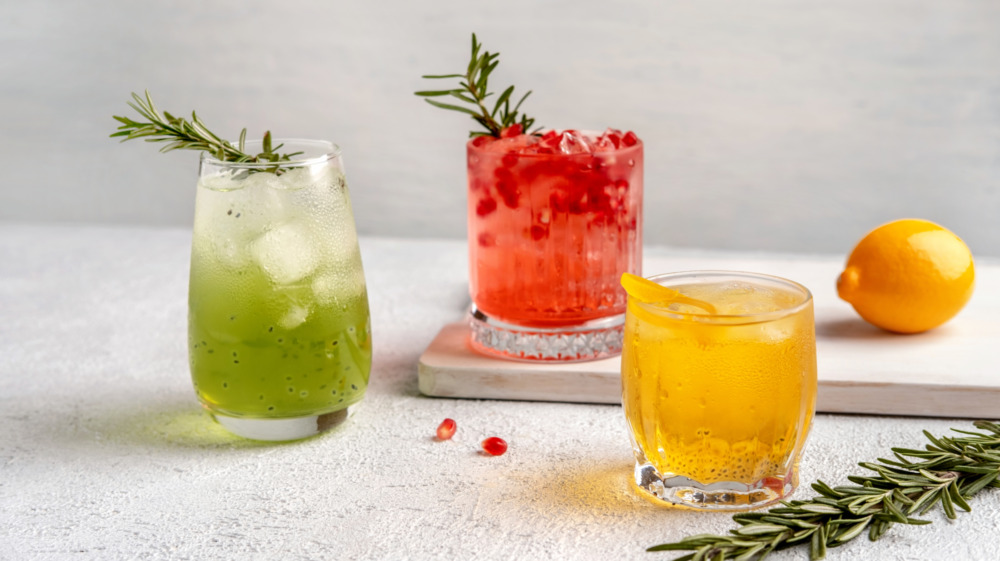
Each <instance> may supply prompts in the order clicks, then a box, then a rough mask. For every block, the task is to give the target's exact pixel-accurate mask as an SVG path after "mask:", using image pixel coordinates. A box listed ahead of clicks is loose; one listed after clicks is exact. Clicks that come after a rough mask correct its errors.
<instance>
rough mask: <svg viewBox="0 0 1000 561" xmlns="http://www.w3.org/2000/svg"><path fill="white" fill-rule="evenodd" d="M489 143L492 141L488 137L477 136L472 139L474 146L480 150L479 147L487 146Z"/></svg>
mask: <svg viewBox="0 0 1000 561" xmlns="http://www.w3.org/2000/svg"><path fill="white" fill-rule="evenodd" d="M489 141H490V137H488V136H477V137H476V138H473V139H472V145H473V146H475V147H477V148H478V147H480V146H482V145H484V144H486V143H487V142H489Z"/></svg>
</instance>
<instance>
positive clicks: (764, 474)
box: [622, 271, 816, 510]
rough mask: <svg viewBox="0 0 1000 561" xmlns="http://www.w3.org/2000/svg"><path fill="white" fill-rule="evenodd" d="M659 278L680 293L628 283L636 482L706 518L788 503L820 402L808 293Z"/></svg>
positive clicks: (778, 286) (625, 372)
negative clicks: (703, 512)
mask: <svg viewBox="0 0 1000 561" xmlns="http://www.w3.org/2000/svg"><path fill="white" fill-rule="evenodd" d="M651 280H652V281H654V282H655V283H657V284H659V285H661V286H662V287H667V288H670V289H673V291H676V292H673V291H671V290H664V291H663V296H662V298H658V297H656V294H655V290H653V291H652V292H653V293H652V294H651V291H650V290H649V287H648V286H639V285H638V284H637V283H636V282H634V281H633V282H630V280H629V279H623V285H624V286H625V288H626V290H627V291H628V292H629V299H628V310H627V312H626V319H625V344H624V349H623V351H622V402H623V407H624V410H625V416H626V418H627V420H628V424H629V428H630V432H631V436H632V441H633V449H634V452H635V457H636V468H635V480H636V484H637V485H638V487H639V488H640V489H641V490H642V491H643V492H644V493H646V494H648V495H649V496H651V497H652V498H653V499H654V500H655V501H658V502H662V503H667V504H671V505H679V506H686V507H690V508H696V509H711V510H744V509H750V508H756V507H760V506H764V505H767V504H770V503H773V502H775V501H777V500H780V499H782V498H784V497H786V496H788V495H789V494H791V492H792V491H793V490H794V488H795V487H796V485H797V484H798V463H799V457H800V454H801V451H802V447H803V444H804V443H805V439H806V435H807V433H808V431H809V426H810V423H811V420H812V417H813V413H814V411H815V403H816V338H815V329H814V321H813V304H812V296H811V295H810V293H809V291H808V290H807V289H806V288H805V287H803V286H802V285H799V284H797V283H794V282H791V281H788V280H785V279H781V278H778V277H772V276H767V275H759V274H754V273H732V272H712V271H709V272H691V273H675V274H668V275H661V276H657V277H653V278H652V279H651ZM655 288H656V287H654V289H655ZM678 293H679V294H678ZM675 296H678V297H675Z"/></svg>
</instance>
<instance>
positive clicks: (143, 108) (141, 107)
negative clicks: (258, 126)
mask: <svg viewBox="0 0 1000 561" xmlns="http://www.w3.org/2000/svg"><path fill="white" fill-rule="evenodd" d="M132 100H133V101H130V102H128V105H129V107H131V108H132V109H135V111H136V112H137V113H138V114H139V115H140V116H142V117H143V118H144V119H145V121H135V120H132V119H130V118H128V117H119V116H118V115H115V116H114V119H115V120H116V121H118V122H119V123H121V126H119V127H118V132H115V133H113V134H112V135H111V138H115V137H122V142H124V141H126V140H132V139H134V138H144V139H145V140H146V142H169V144H167V145H166V146H164V147H163V148H161V149H160V151H161V152H169V151H171V150H179V149H185V150H202V151H205V152H208V153H209V154H211V155H213V156H215V157H216V158H217V159H219V160H221V161H224V162H246V163H268V162H274V163H280V162H288V161H290V160H291V159H292V157H294V156H297V155H299V154H301V152H294V153H291V154H279V153H277V150H278V149H280V148H281V147H282V145H281V144H279V145H277V146H272V144H271V131H266V132H265V133H264V138H263V139H262V143H261V144H262V146H261V148H262V151H261V152H259V153H257V154H248V153H247V152H246V136H247V130H246V129H243V131H241V132H240V139H239V142H238V143H237V144H236V145H233V144H232V143H231V142H229V141H228V140H223V139H222V138H219V136H218V135H216V134H215V133H213V132H212V131H210V130H209V129H208V127H207V126H205V123H204V122H202V120H201V119H199V118H198V115H197V114H196V113H195V112H194V111H192V112H191V120H190V121H188V120H186V119H184V118H182V117H175V116H173V115H171V114H170V113H168V112H166V111H163V112H162V113H161V112H160V111H159V109H157V108H156V105H155V104H154V103H153V98H152V97H151V96H150V95H149V92H148V91H147V92H146V95H145V98H143V97H141V96H139V95H138V94H136V93H134V92H133V93H132ZM279 169H280V166H275V167H274V168H268V170H267V171H278V170H279Z"/></svg>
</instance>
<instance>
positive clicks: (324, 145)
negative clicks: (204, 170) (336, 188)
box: [199, 138, 341, 169]
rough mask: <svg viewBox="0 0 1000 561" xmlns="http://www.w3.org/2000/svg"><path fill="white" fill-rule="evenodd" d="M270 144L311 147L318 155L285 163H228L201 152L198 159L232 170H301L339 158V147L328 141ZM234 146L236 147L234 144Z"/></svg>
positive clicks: (279, 140) (295, 140)
mask: <svg viewBox="0 0 1000 561" xmlns="http://www.w3.org/2000/svg"><path fill="white" fill-rule="evenodd" d="M263 142H264V140H263V139H259V138H258V139H253V140H247V141H246V144H252V143H256V144H262V143H263ZM271 144H272V145H273V146H278V145H292V146H295V145H298V146H302V147H311V148H314V149H316V152H318V155H315V156H305V157H300V156H295V157H292V159H291V160H289V161H287V162H228V161H226V160H220V159H218V158H216V157H215V156H214V155H213V154H212V153H210V152H205V151H202V152H201V155H200V157H199V159H200V161H201V163H203V164H211V165H213V166H218V167H225V168H232V169H267V168H273V167H274V166H275V165H278V166H281V167H283V168H301V167H310V166H314V165H319V164H325V163H326V162H329V161H330V160H335V159H337V158H339V157H340V153H341V150H340V146H338V145H337V144H335V143H333V142H331V141H329V140H317V139H311V138H274V139H271ZM234 145H236V144H235V143H234Z"/></svg>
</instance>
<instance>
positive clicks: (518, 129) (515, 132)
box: [500, 123, 524, 138]
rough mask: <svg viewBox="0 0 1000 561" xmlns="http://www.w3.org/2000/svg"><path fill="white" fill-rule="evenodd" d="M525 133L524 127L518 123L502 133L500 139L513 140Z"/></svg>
mask: <svg viewBox="0 0 1000 561" xmlns="http://www.w3.org/2000/svg"><path fill="white" fill-rule="evenodd" d="M523 133H524V127H522V126H521V123H517V124H514V125H511V126H509V127H507V128H505V129H503V130H502V131H500V138H512V137H515V136H521V134H523Z"/></svg>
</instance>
